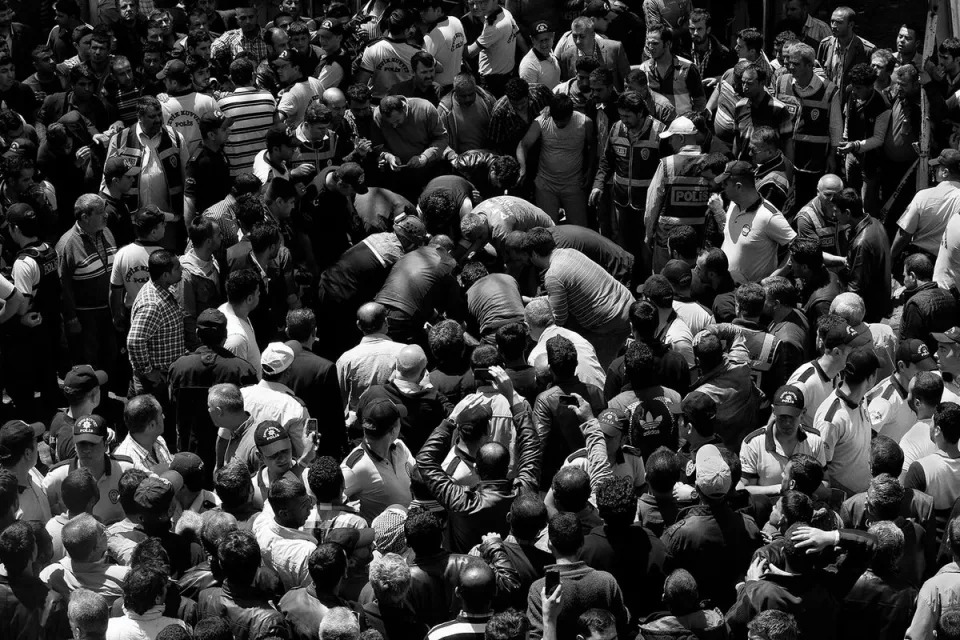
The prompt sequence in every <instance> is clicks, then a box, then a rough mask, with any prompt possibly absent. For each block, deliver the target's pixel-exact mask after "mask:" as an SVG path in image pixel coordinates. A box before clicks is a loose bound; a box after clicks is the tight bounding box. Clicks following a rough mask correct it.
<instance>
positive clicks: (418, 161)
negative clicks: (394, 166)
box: [407, 156, 426, 169]
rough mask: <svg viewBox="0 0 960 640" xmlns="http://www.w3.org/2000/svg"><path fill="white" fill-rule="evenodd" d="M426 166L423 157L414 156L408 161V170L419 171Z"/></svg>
mask: <svg viewBox="0 0 960 640" xmlns="http://www.w3.org/2000/svg"><path fill="white" fill-rule="evenodd" d="M425 164H426V162H424V160H423V156H413V157H412V158H410V159H409V160H407V168H408V169H419V168H420V167H422V166H423V165H425Z"/></svg>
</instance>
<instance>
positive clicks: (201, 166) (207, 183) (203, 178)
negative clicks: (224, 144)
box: [184, 147, 230, 214]
mask: <svg viewBox="0 0 960 640" xmlns="http://www.w3.org/2000/svg"><path fill="white" fill-rule="evenodd" d="M228 193H230V163H229V162H228V161H227V157H226V156H225V155H223V152H222V151H211V150H210V149H208V148H207V147H200V150H199V151H198V152H197V153H196V154H195V155H194V157H192V158H191V159H190V161H189V162H188V163H187V182H186V184H185V185H184V197H187V198H189V197H193V198H195V201H196V212H197V213H198V214H199V213H200V212H202V211H206V210H207V209H208V208H210V207H211V206H212V205H214V204H216V203H218V202H220V201H221V200H223V199H224V198H226V197H227V194H228Z"/></svg>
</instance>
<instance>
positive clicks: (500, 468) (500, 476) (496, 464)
mask: <svg viewBox="0 0 960 640" xmlns="http://www.w3.org/2000/svg"><path fill="white" fill-rule="evenodd" d="M509 467H510V452H509V451H507V448H506V447H505V446H503V445H502V444H500V443H499V442H488V443H487V444H485V445H483V446H482V447H480V451H478V452H477V475H478V476H480V479H481V480H506V479H507V470H508V469H509Z"/></svg>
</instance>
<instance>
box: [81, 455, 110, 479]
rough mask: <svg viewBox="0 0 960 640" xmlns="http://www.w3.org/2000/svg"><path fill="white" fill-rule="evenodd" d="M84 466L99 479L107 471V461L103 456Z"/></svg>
mask: <svg viewBox="0 0 960 640" xmlns="http://www.w3.org/2000/svg"><path fill="white" fill-rule="evenodd" d="M83 468H84V469H86V470H87V471H89V472H90V473H91V474H92V475H93V477H94V478H96V479H99V478H101V477H102V476H103V474H104V473H106V471H107V463H106V460H104V459H103V458H98V459H97V460H95V461H93V462H92V463H91V464H85V465H83Z"/></svg>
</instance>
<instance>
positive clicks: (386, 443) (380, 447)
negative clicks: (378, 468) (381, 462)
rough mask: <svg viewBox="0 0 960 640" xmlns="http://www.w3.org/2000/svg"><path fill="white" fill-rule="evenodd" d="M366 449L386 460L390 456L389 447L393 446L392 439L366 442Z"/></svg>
mask: <svg viewBox="0 0 960 640" xmlns="http://www.w3.org/2000/svg"><path fill="white" fill-rule="evenodd" d="M366 442H367V448H369V449H370V450H371V451H373V452H374V453H375V454H377V455H378V456H380V457H381V458H387V457H388V456H389V455H390V447H391V446H393V442H394V441H393V438H380V439H379V440H367V441H366Z"/></svg>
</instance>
